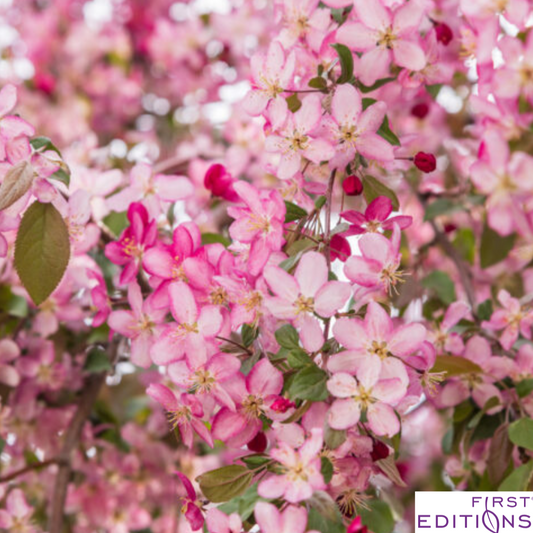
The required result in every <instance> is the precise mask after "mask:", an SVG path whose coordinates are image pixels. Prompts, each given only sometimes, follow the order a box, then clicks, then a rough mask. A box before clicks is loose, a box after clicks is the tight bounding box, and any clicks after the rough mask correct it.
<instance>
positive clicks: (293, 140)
mask: <svg viewBox="0 0 533 533" xmlns="http://www.w3.org/2000/svg"><path fill="white" fill-rule="evenodd" d="M308 140H309V138H308V137H307V136H306V135H304V134H302V133H299V132H297V131H295V132H294V133H293V134H292V137H289V138H288V141H289V148H290V149H291V150H294V151H295V152H298V151H299V150H306V149H307V147H308Z"/></svg>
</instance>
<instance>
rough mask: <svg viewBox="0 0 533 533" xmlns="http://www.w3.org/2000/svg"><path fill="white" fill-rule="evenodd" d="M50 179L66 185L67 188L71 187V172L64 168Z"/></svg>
mask: <svg viewBox="0 0 533 533" xmlns="http://www.w3.org/2000/svg"><path fill="white" fill-rule="evenodd" d="M50 178H51V179H53V180H57V181H60V182H61V183H64V184H65V185H66V186H67V187H68V186H69V185H70V171H68V172H67V171H66V170H65V169H64V168H60V169H59V170H56V171H55V172H54V173H53V174H52V175H51V176H50Z"/></svg>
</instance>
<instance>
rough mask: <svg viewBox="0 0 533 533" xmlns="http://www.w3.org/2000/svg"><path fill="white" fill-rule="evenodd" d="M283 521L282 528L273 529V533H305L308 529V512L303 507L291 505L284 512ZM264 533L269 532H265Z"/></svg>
mask: <svg viewBox="0 0 533 533" xmlns="http://www.w3.org/2000/svg"><path fill="white" fill-rule="evenodd" d="M256 509H257V507H256ZM281 521H282V525H281V528H279V529H273V530H272V533H304V531H306V529H307V528H306V527H305V525H306V523H307V512H306V510H305V508H304V507H302V506H296V505H289V507H287V508H286V509H285V511H283V513H282V516H281ZM264 533H268V532H267V531H266V530H265V531H264Z"/></svg>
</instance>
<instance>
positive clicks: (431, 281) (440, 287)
mask: <svg viewBox="0 0 533 533" xmlns="http://www.w3.org/2000/svg"><path fill="white" fill-rule="evenodd" d="M422 285H423V286H424V287H425V288H426V289H429V290H432V291H434V292H435V294H436V295H437V296H438V297H439V298H440V299H441V300H442V301H443V302H444V303H445V304H448V305H449V304H451V303H453V302H454V301H455V300H456V295H455V285H454V283H453V281H452V280H451V279H450V276H448V274H446V272H443V271H442V270H434V271H433V272H431V274H428V275H427V276H426V277H425V278H424V279H423V280H422Z"/></svg>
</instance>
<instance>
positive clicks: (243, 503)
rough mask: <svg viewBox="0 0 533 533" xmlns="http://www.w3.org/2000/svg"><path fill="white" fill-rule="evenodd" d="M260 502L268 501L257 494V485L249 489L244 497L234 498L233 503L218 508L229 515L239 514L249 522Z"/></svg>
mask: <svg viewBox="0 0 533 533" xmlns="http://www.w3.org/2000/svg"><path fill="white" fill-rule="evenodd" d="M259 501H267V500H264V499H263V498H260V497H259V495H258V494H257V483H255V484H253V485H252V486H251V487H249V488H248V489H247V490H246V492H245V493H244V494H243V495H242V496H238V497H237V498H232V499H231V501H229V502H227V503H224V504H222V505H220V506H219V507H218V508H219V509H220V510H221V511H222V512H223V513H226V514H227V515H229V514H231V513H237V514H239V515H240V517H241V518H242V520H248V518H250V516H252V514H253V512H254V507H255V504H256V503H257V502H259Z"/></svg>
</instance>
